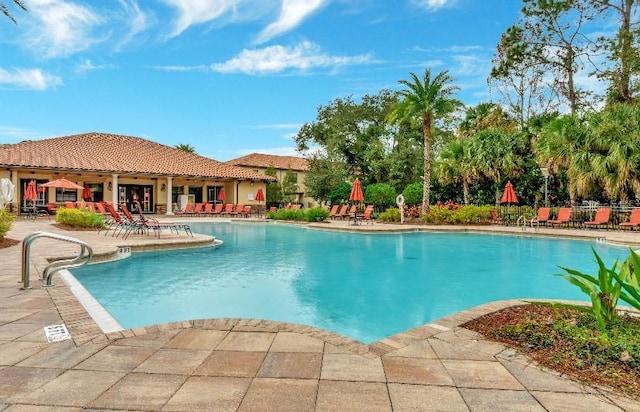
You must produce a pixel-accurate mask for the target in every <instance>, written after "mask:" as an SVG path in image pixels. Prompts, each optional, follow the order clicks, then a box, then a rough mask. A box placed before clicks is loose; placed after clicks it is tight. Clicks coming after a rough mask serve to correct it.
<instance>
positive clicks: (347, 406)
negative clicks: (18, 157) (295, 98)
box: [0, 218, 640, 411]
mask: <svg viewBox="0 0 640 412" xmlns="http://www.w3.org/2000/svg"><path fill="white" fill-rule="evenodd" d="M52 223H53V222H52V221H48V220H46V219H40V218H39V219H37V220H36V221H32V220H28V221H27V220H23V219H19V220H17V221H16V222H15V223H14V226H13V228H12V230H11V232H9V235H8V237H10V238H13V239H23V238H24V237H25V236H26V235H28V234H30V233H33V232H34V231H38V230H42V231H48V232H55V233H62V234H65V235H67V236H72V237H77V238H79V239H81V240H84V241H86V242H88V243H89V244H90V245H91V246H92V247H93V249H94V251H95V253H96V255H97V259H101V258H104V256H107V255H109V254H112V253H114V252H115V251H116V250H117V248H118V247H119V246H124V247H132V248H134V249H138V250H140V249H153V248H158V247H188V246H192V245H200V246H203V245H207V244H210V243H211V242H212V240H213V239H212V238H211V237H208V236H204V235H197V234H196V236H195V237H194V238H187V237H186V236H184V235H182V236H180V235H169V234H168V233H167V234H166V235H165V234H164V233H163V236H162V237H161V239H160V240H158V239H155V238H153V237H147V236H144V235H132V236H130V237H129V238H128V239H127V240H126V241H124V240H122V239H121V238H113V237H111V236H103V235H102V234H97V233H95V232H65V231H61V230H59V229H57V228H56V227H55V226H53V225H52ZM317 226H319V227H323V228H327V227H330V228H332V229H337V230H353V229H356V230H376V231H383V230H394V229H397V228H399V227H397V226H392V225H382V224H374V225H366V226H365V225H363V226H359V227H355V228H354V227H351V226H350V225H349V223H348V222H331V223H329V224H318V225H317ZM402 229H407V227H402ZM477 229H478V228H473V227H469V228H455V230H477ZM481 229H483V230H491V231H501V232H513V233H522V232H521V230H520V229H518V228H512V227H511V228H510V227H504V226H493V227H486V228H481ZM552 233H556V234H561V235H563V236H593V237H606V238H607V239H608V240H610V241H615V242H618V243H623V244H629V245H632V244H633V245H637V244H638V243H639V242H640V239H639V238H638V236H637V234H635V233H628V232H625V233H622V232H620V233H619V232H618V231H583V230H578V231H572V230H569V229H556V230H555V231H554V230H552V229H540V230H539V231H536V232H533V231H532V230H530V229H529V231H528V232H527V234H528V235H545V234H552ZM76 249H77V246H73V245H67V244H64V243H60V242H56V241H53V240H49V239H39V240H37V241H36V242H34V243H33V245H32V252H31V256H32V259H31V265H32V266H31V270H32V276H31V279H32V281H31V285H32V287H33V288H32V289H30V290H21V289H20V286H21V284H20V283H18V281H19V280H20V274H21V268H20V264H21V245H16V246H13V247H10V248H6V249H0V266H1V267H2V271H1V273H0V410H6V411H22V410H56V411H65V410H68V411H76V410H80V409H82V408H88V409H108V410H129V411H135V410H164V411H192V410H216V411H227V410H228V411H236V410H239V411H259V410H265V411H266V410H278V411H280V410H286V411H295V410H299V411H313V410H317V411H346V410H354V411H355V410H357V411H416V410H429V411H438V410H442V411H494V410H517V411H545V410H546V411H584V410H589V411H622V410H627V411H631V410H638V411H640V402H637V401H634V400H632V399H628V398H625V397H623V396H620V395H618V394H615V393H611V392H609V391H607V390H606V389H603V388H595V387H590V386H584V385H582V384H580V383H578V382H575V381H573V380H571V379H569V378H567V377H564V376H561V375H559V374H558V373H555V372H552V371H547V370H544V369H542V368H540V367H538V366H536V365H535V364H534V363H533V362H532V361H530V360H529V359H528V358H527V357H526V356H524V355H521V354H518V353H517V352H516V351H514V350H512V349H510V348H507V347H504V346H502V345H500V344H497V343H495V342H489V341H486V340H484V339H483V338H482V337H481V336H480V335H478V334H476V333H474V332H471V331H468V330H466V329H463V328H461V327H459V325H460V324H462V323H464V322H465V321H467V320H469V319H472V318H474V317H477V316H480V315H482V314H485V313H489V312H491V311H494V310H497V309H500V308H502V307H506V306H508V305H512V304H515V303H518V302H517V301H503V302H493V303H489V304H486V305H483V306H480V307H476V308H474V309H471V310H469V311H465V312H462V313H458V314H455V315H453V316H450V317H447V318H444V319H440V320H438V321H436V322H434V323H432V324H429V325H424V326H420V327H417V328H415V329H413V330H410V331H406V332H403V333H401V334H398V335H396V336H392V337H389V338H386V339H383V340H382V341H379V342H376V343H373V344H371V345H364V344H362V343H359V342H356V341H353V340H351V339H348V338H346V337H343V336H339V335H336V334H334V333H331V332H327V331H323V330H318V329H315V328H313V327H310V326H305V325H293V324H287V323H277V322H269V321H264V320H259V319H209V320H198V321H184V322H177V323H171V324H165V325H156V326H150V327H146V328H139V329H135V330H128V331H122V332H112V333H108V334H104V333H103V332H102V331H101V329H100V328H99V327H98V325H97V324H96V323H95V322H94V321H93V319H92V318H91V317H90V316H89V314H88V313H87V312H86V311H85V309H84V308H83V307H82V305H81V304H80V303H79V301H78V300H77V299H76V298H75V296H74V295H73V293H71V291H70V290H69V287H68V286H67V285H65V284H64V282H63V281H62V279H60V278H59V277H58V276H56V277H55V283H56V286H55V287H53V288H49V289H44V288H42V287H41V283H40V282H39V281H37V279H36V278H37V276H38V274H40V273H42V269H43V268H44V266H45V265H46V262H47V261H46V259H47V258H50V257H56V256H57V257H60V256H69V255H72V254H73V253H74V251H75V250H76ZM60 323H64V324H65V325H66V326H67V328H68V329H69V332H70V333H71V336H72V340H66V341H62V342H57V343H47V340H46V337H45V334H44V331H43V327H45V326H48V325H52V324H60Z"/></svg>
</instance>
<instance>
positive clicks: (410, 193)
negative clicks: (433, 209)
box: [402, 182, 424, 205]
mask: <svg viewBox="0 0 640 412" xmlns="http://www.w3.org/2000/svg"><path fill="white" fill-rule="evenodd" d="M422 186H423V185H422V183H419V182H418V183H411V184H410V185H409V186H407V187H405V188H404V190H403V191H402V196H404V203H405V204H407V205H421V204H422V194H423V189H424V188H423V187H422Z"/></svg>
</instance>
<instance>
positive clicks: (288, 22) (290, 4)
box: [256, 0, 327, 43]
mask: <svg viewBox="0 0 640 412" xmlns="http://www.w3.org/2000/svg"><path fill="white" fill-rule="evenodd" d="M326 2H327V1H326V0H282V8H281V10H280V16H279V17H278V20H276V21H275V22H273V23H271V24H270V25H268V26H267V27H265V28H264V30H262V32H261V33H260V34H259V35H258V38H257V40H256V42H257V43H264V42H266V41H268V40H271V39H272V38H273V37H275V36H277V35H279V34H281V33H284V32H287V31H289V30H291V29H293V28H295V27H297V26H298V25H299V24H300V23H302V21H303V20H304V19H305V18H307V17H308V16H309V15H311V14H312V13H313V12H315V11H316V10H318V9H319V8H320V7H321V6H322V5H324V4H325V3H326Z"/></svg>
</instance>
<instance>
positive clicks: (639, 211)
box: [620, 208, 640, 230]
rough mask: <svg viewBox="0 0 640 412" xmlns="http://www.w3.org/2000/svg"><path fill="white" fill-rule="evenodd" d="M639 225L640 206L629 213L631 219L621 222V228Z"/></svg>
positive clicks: (631, 227) (631, 228)
mask: <svg viewBox="0 0 640 412" xmlns="http://www.w3.org/2000/svg"><path fill="white" fill-rule="evenodd" d="M638 226H640V208H636V209H633V210H632V211H631V214H630V215H629V220H628V221H626V222H622V223H620V228H625V227H628V228H629V229H630V230H633V228H634V227H638Z"/></svg>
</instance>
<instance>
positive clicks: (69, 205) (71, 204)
mask: <svg viewBox="0 0 640 412" xmlns="http://www.w3.org/2000/svg"><path fill="white" fill-rule="evenodd" d="M64 207H66V208H67V209H75V204H74V203H73V202H64Z"/></svg>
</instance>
